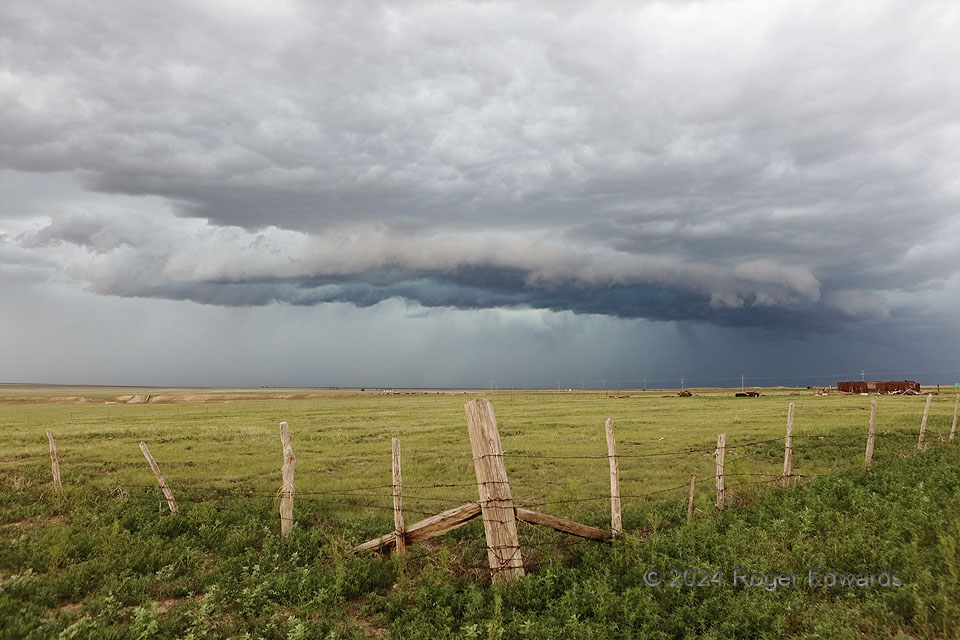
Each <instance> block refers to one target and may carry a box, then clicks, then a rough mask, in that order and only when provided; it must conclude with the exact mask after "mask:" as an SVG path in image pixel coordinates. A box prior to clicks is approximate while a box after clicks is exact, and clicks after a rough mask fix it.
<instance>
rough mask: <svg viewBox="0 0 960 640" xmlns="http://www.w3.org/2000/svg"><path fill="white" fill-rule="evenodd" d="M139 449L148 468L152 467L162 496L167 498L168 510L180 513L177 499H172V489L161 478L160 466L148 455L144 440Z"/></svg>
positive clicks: (148, 451)
mask: <svg viewBox="0 0 960 640" xmlns="http://www.w3.org/2000/svg"><path fill="white" fill-rule="evenodd" d="M140 451H142V452H143V457H144V458H146V459H147V463H148V464H149V465H150V468H151V469H153V475H155V476H156V477H157V484H158V485H160V491H162V492H163V497H164V498H166V499H167V506H168V507H170V512H171V513H180V508H179V507H177V501H176V500H174V499H173V491H171V490H170V487H169V486H168V485H167V481H166V480H164V479H163V474H161V473H160V467H159V466H158V465H157V461H156V460H154V459H153V456H152V455H150V449H147V443H146V442H141V443H140Z"/></svg>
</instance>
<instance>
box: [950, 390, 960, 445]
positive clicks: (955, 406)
mask: <svg viewBox="0 0 960 640" xmlns="http://www.w3.org/2000/svg"><path fill="white" fill-rule="evenodd" d="M957 409H960V394H958V395H957V400H956V402H954V403H953V425H952V426H951V427H950V437H949V438H947V441H948V442H953V436H955V435H956V434H957Z"/></svg>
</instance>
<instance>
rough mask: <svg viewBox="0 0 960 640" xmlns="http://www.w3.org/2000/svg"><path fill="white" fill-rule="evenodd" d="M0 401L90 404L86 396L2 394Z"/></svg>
mask: <svg viewBox="0 0 960 640" xmlns="http://www.w3.org/2000/svg"><path fill="white" fill-rule="evenodd" d="M0 402H9V403H11V404H91V403H93V400H91V399H90V398H88V397H86V396H4V397H0Z"/></svg>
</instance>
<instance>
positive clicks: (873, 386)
mask: <svg viewBox="0 0 960 640" xmlns="http://www.w3.org/2000/svg"><path fill="white" fill-rule="evenodd" d="M837 391H839V392H840V393H879V394H888V393H909V392H914V393H920V383H918V382H914V381H913V380H893V381H889V380H888V381H882V382H881V381H879V380H865V381H859V382H858V381H853V382H838V383H837Z"/></svg>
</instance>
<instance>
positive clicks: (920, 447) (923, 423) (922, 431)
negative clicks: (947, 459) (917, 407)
mask: <svg viewBox="0 0 960 640" xmlns="http://www.w3.org/2000/svg"><path fill="white" fill-rule="evenodd" d="M931 400H933V394H932V393H928V394H927V403H926V404H925V405H924V406H923V419H922V420H921V421H920V437H919V438H918V439H917V451H923V450H925V449H926V448H927V447H926V445H925V444H924V442H923V436H924V435H925V434H926V433H927V416H928V415H929V414H930V401H931Z"/></svg>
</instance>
